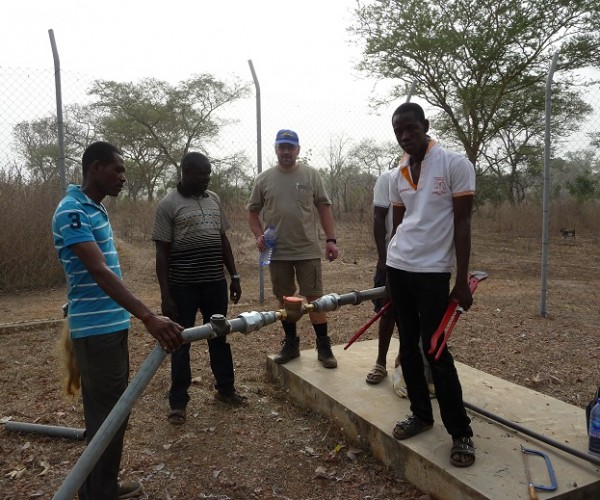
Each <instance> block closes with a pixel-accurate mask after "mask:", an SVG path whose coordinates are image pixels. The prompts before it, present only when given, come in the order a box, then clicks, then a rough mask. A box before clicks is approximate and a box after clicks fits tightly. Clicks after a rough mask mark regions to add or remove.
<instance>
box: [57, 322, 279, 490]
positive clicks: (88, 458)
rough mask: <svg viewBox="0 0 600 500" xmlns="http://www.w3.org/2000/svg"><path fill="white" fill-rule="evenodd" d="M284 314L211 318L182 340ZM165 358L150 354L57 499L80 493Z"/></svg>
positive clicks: (255, 325)
mask: <svg viewBox="0 0 600 500" xmlns="http://www.w3.org/2000/svg"><path fill="white" fill-rule="evenodd" d="M283 314H284V313H283V311H269V312H256V311H252V312H246V313H242V314H240V315H239V316H238V317H237V318H236V319H232V320H227V319H225V317H224V316H223V315H221V314H215V315H214V316H213V317H211V321H210V323H206V324H204V325H202V326H196V327H193V328H186V329H185V330H184V331H183V340H184V342H185V343H189V342H195V341H196V340H201V339H212V338H215V337H218V336H222V335H227V334H229V333H231V332H241V333H249V332H252V331H254V330H258V329H260V328H261V327H263V326H265V325H269V324H271V323H275V321H277V320H278V319H281V318H282V316H283ZM166 356H167V353H166V352H165V351H164V350H163V349H162V348H161V347H160V346H159V345H156V346H155V347H154V349H152V351H150V354H149V355H148V357H147V358H146V360H145V361H144V362H143V363H142V365H141V366H140V369H139V370H138V372H137V373H136V375H135V376H134V377H133V379H132V380H131V382H130V383H129V385H128V386H127V389H125V392H124V393H123V394H122V395H121V397H120V399H119V401H117V403H116V404H115V406H114V408H113V409H112V410H111V412H110V413H109V414H108V416H107V417H106V419H105V420H104V422H103V423H102V425H101V426H100V428H99V429H98V432H97V433H96V434H95V435H94V437H93V438H92V440H91V441H90V442H89V444H88V446H87V448H86V449H85V450H84V452H83V453H82V454H81V456H80V457H79V460H78V461H77V463H76V464H75V465H74V466H73V468H72V469H71V471H70V472H69V474H68V475H67V477H66V478H65V480H64V482H63V483H62V485H61V486H60V488H59V489H58V491H57V492H56V493H55V494H54V497H53V498H54V500H71V498H73V496H74V495H75V494H76V493H77V490H78V489H79V487H80V486H81V485H82V484H83V482H84V481H85V478H86V477H87V476H88V475H89V473H90V472H91V470H92V469H93V467H94V465H95V464H96V462H97V461H98V459H99V458H100V456H101V455H102V453H104V450H105V449H106V447H107V446H108V444H109V443H110V441H111V440H112V438H113V437H114V435H115V434H116V432H117V430H118V429H119V428H120V427H121V424H122V423H123V421H124V420H125V418H126V417H127V415H129V413H131V409H132V408H133V404H134V403H135V401H136V399H137V398H138V397H139V396H140V395H141V393H142V392H143V390H144V389H145V388H146V386H147V385H148V383H149V382H150V380H151V379H152V377H153V376H154V374H155V373H156V371H157V370H158V368H159V367H160V365H161V364H162V362H163V361H164V360H165V358H166Z"/></svg>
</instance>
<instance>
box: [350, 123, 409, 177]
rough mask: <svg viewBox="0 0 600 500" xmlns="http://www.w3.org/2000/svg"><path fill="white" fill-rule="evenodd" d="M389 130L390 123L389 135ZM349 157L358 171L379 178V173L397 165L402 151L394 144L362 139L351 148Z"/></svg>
mask: <svg viewBox="0 0 600 500" xmlns="http://www.w3.org/2000/svg"><path fill="white" fill-rule="evenodd" d="M391 130H392V126H391V123H390V134H391V133H392V132H391ZM349 155H350V156H351V157H352V158H353V161H354V162H355V163H356V165H357V166H358V168H359V169H360V170H363V171H365V172H366V173H367V174H369V175H372V176H375V177H379V175H381V172H383V171H385V170H389V169H390V168H392V167H395V166H396V165H397V164H398V160H399V159H400V157H401V156H402V149H401V148H400V146H399V145H398V143H396V142H391V141H387V142H384V143H379V144H378V143H376V142H375V141H374V140H372V139H363V140H362V141H360V142H359V143H358V144H357V145H356V146H354V147H352V149H351V150H350V153H349Z"/></svg>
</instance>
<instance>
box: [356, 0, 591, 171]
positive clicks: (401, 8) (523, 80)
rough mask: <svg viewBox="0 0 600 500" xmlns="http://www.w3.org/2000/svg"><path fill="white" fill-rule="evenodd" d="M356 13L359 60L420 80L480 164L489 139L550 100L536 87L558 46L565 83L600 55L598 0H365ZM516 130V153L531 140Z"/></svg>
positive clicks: (453, 135) (382, 72)
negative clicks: (542, 98) (361, 50)
mask: <svg viewBox="0 0 600 500" xmlns="http://www.w3.org/2000/svg"><path fill="white" fill-rule="evenodd" d="M355 14H356V23H355V24H354V25H353V26H352V27H351V28H350V31H351V32H352V33H354V34H355V35H357V36H358V37H360V38H362V41H363V43H364V53H363V56H364V57H363V61H362V63H361V64H360V65H359V68H360V69H362V70H364V71H366V72H368V73H370V74H371V75H374V76H377V77H383V78H389V79H397V80H400V81H401V82H402V84H401V85H400V86H398V87H397V88H396V90H395V92H396V93H401V92H403V89H402V86H406V85H410V84H412V83H413V82H417V88H418V92H419V95H420V96H421V97H423V98H424V99H425V100H426V101H427V102H428V103H429V104H430V105H432V106H434V107H435V108H437V109H439V110H440V111H441V112H443V114H444V116H443V118H441V117H437V120H438V121H436V128H438V127H439V129H440V130H441V131H442V133H444V132H445V133H446V134H447V135H448V138H449V139H450V140H452V141H454V142H456V143H459V144H461V145H462V146H463V148H464V150H465V151H466V154H467V156H468V158H469V159H470V160H471V162H472V163H473V164H474V165H475V166H476V168H477V169H478V173H479V174H482V173H483V169H481V168H479V166H478V164H477V162H478V160H479V159H480V156H481V154H482V149H483V148H484V147H485V145H486V144H489V143H492V142H493V141H495V140H497V139H498V138H499V137H500V135H501V132H502V131H504V130H506V128H507V127H512V126H513V124H515V123H519V122H522V121H523V119H524V118H525V117H529V116H530V115H533V116H536V115H538V116H539V112H540V111H541V110H543V105H542V104H543V101H541V102H540V100H539V97H538V98H531V99H528V98H527V97H532V96H531V95H530V92H531V89H536V92H537V94H538V95H543V89H544V86H545V80H546V76H547V73H548V68H549V61H550V58H551V56H552V55H553V53H554V52H555V51H557V50H560V53H561V58H560V61H561V64H560V66H559V69H560V70H562V71H561V76H562V84H563V85H564V86H567V85H570V84H572V83H574V82H575V79H574V78H575V77H574V74H573V71H574V70H576V69H578V68H582V67H585V66H587V65H590V64H597V62H598V60H599V55H600V34H599V32H598V28H599V26H600V3H598V2H597V1H595V0H573V1H569V2H567V1H564V0H546V1H544V2H522V0H501V1H498V0H481V1H478V2H474V1H473V0H448V1H446V2H437V1H434V0H380V1H378V2H376V3H374V4H369V5H365V4H362V3H361V2H360V1H359V3H358V8H357V9H356V11H355ZM540 93H541V94H540ZM577 104H579V103H577ZM563 112H564V113H569V112H570V109H569V108H568V107H564V108H563ZM513 138H515V139H518V141H517V142H516V143H514V144H512V145H511V147H512V150H511V153H510V154H513V153H514V152H515V151H517V150H519V148H520V147H521V145H520V144H519V143H520V142H522V140H521V138H520V137H519V136H518V135H515V134H513ZM506 154H507V155H508V154H509V152H508V151H507V152H506Z"/></svg>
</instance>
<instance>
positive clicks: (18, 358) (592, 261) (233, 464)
mask: <svg viewBox="0 0 600 500" xmlns="http://www.w3.org/2000/svg"><path fill="white" fill-rule="evenodd" d="M478 226H481V228H485V221H476V224H475V230H474V240H473V255H472V260H471V269H473V270H482V271H485V272H487V273H488V276H489V277H488V279H487V280H486V281H485V282H483V283H481V284H480V286H479V288H478V289H477V292H476V294H475V304H474V306H473V308H472V309H471V311H470V312H469V313H467V314H465V315H464V316H463V318H462V319H461V321H460V322H459V324H458V326H457V327H456V330H455V332H454V333H453V336H452V337H451V340H450V347H451V350H452V352H453V354H454V356H455V358H456V359H457V360H458V361H460V362H463V363H466V364H468V365H470V366H473V367H475V368H478V369H480V370H483V371H485V372H488V373H491V374H493V375H496V376H499V377H502V378H504V379H506V380H510V381H512V382H514V383H517V384H519V385H523V386H526V387H529V388H532V389H535V390H537V391H539V392H542V393H544V394H547V395H550V396H552V397H555V398H557V399H560V400H562V401H565V402H567V403H571V404H573V405H576V406H579V407H583V406H585V404H586V403H587V402H588V401H589V400H590V399H591V397H592V395H593V393H594V391H595V388H596V387H597V385H598V383H600V375H599V366H598V360H599V359H600V348H599V345H598V328H599V327H598V325H600V311H599V305H598V283H599V282H600V265H599V263H598V262H599V261H598V246H599V243H600V241H599V235H598V234H589V235H585V234H581V235H579V234H578V236H577V240H563V239H562V238H560V235H557V236H553V237H552V239H551V243H550V246H549V256H550V258H549V263H550V264H549V273H548V284H547V289H548V293H547V304H546V307H547V317H546V318H542V317H541V315H540V297H541V295H540V294H541V292H540V289H541V281H540V268H541V264H540V262H541V257H540V254H541V249H540V244H539V235H538V234H535V235H531V236H530V237H516V236H509V235H502V234H497V233H489V232H485V231H484V230H483V229H482V230H479V228H478ZM244 231H245V229H244V228H243V227H242V226H240V228H239V233H236V231H235V230H234V231H233V233H232V235H231V236H230V239H231V240H232V243H233V245H234V249H235V253H236V259H237V262H238V270H239V272H240V274H241V275H242V287H243V295H242V299H241V301H240V303H239V304H237V305H236V306H233V307H231V308H230V311H229V314H228V316H229V317H233V316H236V315H237V314H239V313H241V312H243V311H252V310H272V309H274V308H275V307H276V303H275V301H274V300H273V299H271V297H270V287H269V286H267V287H266V292H265V293H266V297H267V301H266V303H265V304H264V305H263V306H260V305H259V303H258V296H259V295H258V266H257V264H256V263H255V251H254V248H253V247H252V242H249V241H246V240H247V238H246V239H245V238H244V236H243V234H244ZM338 234H339V235H340V236H339V240H340V246H341V248H342V250H343V253H342V256H341V258H340V259H339V260H338V261H336V262H333V263H328V262H324V264H323V266H324V281H325V289H326V292H338V293H346V292H349V291H351V290H356V289H366V288H370V287H371V286H372V275H373V270H374V265H375V258H374V249H373V245H372V244H371V235H370V230H369V229H368V224H367V223H366V222H365V223H364V224H362V225H361V224H353V225H350V224H349V225H345V226H340V228H339V229H338ZM119 249H120V253H121V258H122V263H123V267H124V273H125V281H126V283H127V284H128V285H129V286H130V288H131V289H132V290H133V291H134V292H135V293H137V294H138V295H139V296H140V297H142V298H143V299H144V300H145V301H147V303H148V304H150V305H151V306H152V307H154V308H156V309H157V310H158V308H159V296H158V293H157V291H158V285H157V283H156V280H155V278H154V258H153V252H152V248H151V246H150V245H148V244H147V243H144V244H137V245H134V244H132V243H128V244H126V243H123V242H121V243H120V245H119ZM268 281H269V280H268V273H267V274H266V282H267V283H268ZM64 294H65V292H64V289H62V288H57V289H54V290H44V291H40V292H35V293H33V292H32V293H28V294H19V295H2V296H0V323H3V325H0V341H1V342H2V351H3V352H2V356H1V357H0V387H1V393H2V398H1V400H0V418H1V419H3V420H2V421H3V422H5V421H6V420H7V419H12V420H13V421H18V422H28V423H39V424H48V425H58V426H66V427H77V428H82V427H83V426H84V424H83V416H82V407H81V402H80V401H79V400H77V401H75V402H68V401H66V400H65V399H64V398H63V396H62V394H61V391H60V386H59V376H58V368H57V361H56V357H55V353H54V351H55V343H56V340H57V338H58V336H59V332H60V328H61V325H60V322H59V321H55V320H58V319H59V318H60V306H61V304H62V303H63V302H64ZM372 314H373V312H372V306H371V304H370V303H364V304H361V305H359V306H349V307H345V308H342V309H340V310H338V311H335V312H333V313H330V316H329V317H330V334H331V336H332V338H333V341H334V343H336V344H341V343H345V342H347V340H348V339H349V338H350V337H351V336H352V335H353V333H354V332H355V331H356V330H357V329H358V328H359V327H360V326H361V325H363V324H364V323H365V322H366V321H367V320H368V319H369V318H370V317H371V316H372ZM376 332H377V329H376V327H372V328H371V329H370V330H368V331H367V333H366V334H365V335H364V336H363V337H362V339H365V340H366V339H373V338H376ZM299 333H300V335H301V348H302V349H309V348H312V347H314V336H313V334H312V332H311V329H310V326H309V323H308V320H307V319H305V318H303V319H302V320H301V322H300V323H299ZM281 338H282V335H281V332H280V329H279V328H278V327H277V326H276V325H270V326H268V327H265V328H263V329H262V330H259V331H258V332H254V333H251V334H250V335H248V336H244V335H241V334H238V333H236V334H232V335H231V336H230V339H229V342H230V343H231V345H232V350H233V356H234V362H235V369H236V384H237V387H238V390H239V391H240V392H242V393H244V394H246V395H247V396H248V398H249V401H250V403H249V405H248V406H247V407H245V408H230V407H228V406H226V405H224V404H223V403H220V402H216V401H215V400H214V399H213V392H214V391H213V388H212V383H213V381H212V374H211V372H210V369H209V366H208V353H207V348H206V344H204V343H203V341H199V342H197V343H196V344H195V345H194V346H193V348H192V364H193V377H194V380H195V383H194V385H193V386H192V388H191V402H190V404H189V406H188V421H187V423H186V424H185V425H184V426H181V427H174V426H172V425H170V424H168V423H167V421H166V418H165V417H166V412H167V409H168V408H167V406H168V404H167V397H166V396H167V391H168V386H169V364H168V363H165V364H164V365H163V366H161V368H160V369H159V371H158V373H157V374H156V376H155V377H154V379H153V380H152V382H151V383H150V385H149V386H148V388H147V389H146V391H145V392H144V394H143V395H142V397H141V398H140V400H139V401H138V402H137V403H136V405H135V407H134V409H133V412H132V415H131V419H130V421H129V427H128V430H127V434H126V443H125V451H124V455H123V461H122V473H121V475H122V477H123V478H126V479H137V480H139V481H141V482H142V484H143V487H144V495H142V497H141V498H150V499H155V498H156V499H173V500H175V499H178V500H179V499H200V498H215V499H250V498H256V499H275V498H277V499H294V500H296V499H336V498H337V499H372V500H374V499H392V498H395V499H399V498H400V499H418V498H420V497H421V496H422V495H423V493H421V492H419V491H417V490H415V489H414V488H412V487H411V486H410V485H409V484H407V483H405V482H404V481H402V480H401V479H400V478H398V477H396V476H395V475H394V474H393V473H392V472H390V471H388V470H386V469H385V468H384V467H383V466H382V465H381V464H379V463H378V462H377V461H376V460H375V459H373V458H372V457H371V456H369V454H368V453H366V452H364V451H363V452H361V451H360V450H358V449H356V448H355V446H354V445H353V444H352V443H350V442H347V441H346V439H345V437H344V434H343V430H342V429H340V428H338V427H337V426H336V424H335V423H331V422H329V421H327V420H325V419H324V418H322V417H321V416H319V415H317V414H315V413H313V412H312V411H310V410H307V409H305V408H302V407H299V406H297V405H296V404H294V403H293V402H292V401H291V399H290V397H289V395H288V394H287V393H286V391H285V388H280V387H278V386H276V385H274V384H272V383H271V382H270V381H269V380H268V379H267V378H266V370H265V359H266V356H267V355H268V354H271V353H274V352H276V351H277V350H278V349H279V342H280V340H281ZM153 345H154V343H153V339H152V338H151V337H150V336H149V335H148V334H147V333H145V331H144V330H143V328H142V326H141V324H140V323H139V322H138V321H134V322H133V326H132V332H131V337H130V351H131V356H132V357H131V364H132V370H133V372H134V373H135V370H136V369H137V368H138V367H139V366H140V364H141V363H142V362H143V360H144V359H145V357H146V356H147V354H148V353H149V351H150V350H151V349H152V347H153ZM395 354H396V353H390V354H389V355H388V365H392V363H393V357H394V356H395ZM315 356H316V353H315ZM338 361H339V363H343V362H344V359H343V357H340V358H338ZM365 375H366V374H365ZM398 417H399V418H400V417H404V415H399V416H398ZM83 449H84V444H83V442H79V441H71V440H66V439H61V438H53V437H47V436H40V435H32V434H18V433H14V432H7V431H6V430H2V431H0V499H27V498H51V497H52V495H53V493H54V492H55V491H56V490H57V489H58V488H59V487H60V485H61V484H62V482H63V480H64V478H65V477H66V475H67V473H68V472H69V470H70V468H71V467H72V466H73V464H74V463H75V462H76V460H77V459H78V457H79V456H80V455H81V453H82V451H83ZM476 467H477V466H476V465H475V469H476Z"/></svg>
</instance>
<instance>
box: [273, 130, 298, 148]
mask: <svg viewBox="0 0 600 500" xmlns="http://www.w3.org/2000/svg"><path fill="white" fill-rule="evenodd" d="M275 144H292V145H294V146H298V145H299V144H300V140H299V139H298V134H297V133H296V132H294V131H293V130H287V129H281V130H280V131H279V132H277V135H276V136H275Z"/></svg>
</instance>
